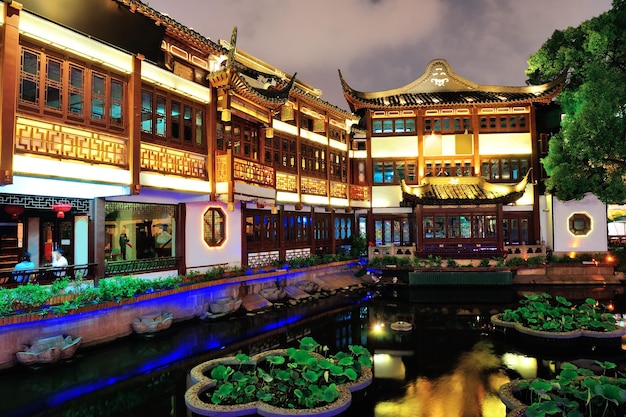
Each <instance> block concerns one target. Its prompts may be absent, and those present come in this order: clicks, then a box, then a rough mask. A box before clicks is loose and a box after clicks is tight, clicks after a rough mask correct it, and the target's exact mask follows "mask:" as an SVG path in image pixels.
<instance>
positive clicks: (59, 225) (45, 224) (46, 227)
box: [39, 214, 74, 266]
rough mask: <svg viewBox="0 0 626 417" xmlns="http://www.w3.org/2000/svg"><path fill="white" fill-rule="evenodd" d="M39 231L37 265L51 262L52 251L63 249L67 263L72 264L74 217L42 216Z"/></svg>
mask: <svg viewBox="0 0 626 417" xmlns="http://www.w3.org/2000/svg"><path fill="white" fill-rule="evenodd" d="M39 227H40V229H39V236H40V238H39V239H40V241H39V265H42V266H43V265H49V264H50V263H51V262H52V251H53V250H55V249H58V248H61V249H63V251H64V252H65V257H66V258H67V262H68V263H69V264H70V265H71V264H73V263H74V256H73V254H74V216H73V215H69V214H68V215H66V216H65V217H64V218H58V217H56V216H42V217H41V223H40V226H39Z"/></svg>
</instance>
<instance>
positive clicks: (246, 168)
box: [233, 158, 274, 187]
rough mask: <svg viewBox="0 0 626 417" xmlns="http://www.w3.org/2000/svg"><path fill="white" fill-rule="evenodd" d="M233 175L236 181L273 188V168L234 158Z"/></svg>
mask: <svg viewBox="0 0 626 417" xmlns="http://www.w3.org/2000/svg"><path fill="white" fill-rule="evenodd" d="M233 174H234V176H235V179H236V180H241V181H245V182H252V183H255V184H260V185H266V186H269V187H273V186H274V168H272V167H267V166H263V165H261V164H258V163H256V162H252V161H246V160H244V159H239V158H235V161H234V163H233Z"/></svg>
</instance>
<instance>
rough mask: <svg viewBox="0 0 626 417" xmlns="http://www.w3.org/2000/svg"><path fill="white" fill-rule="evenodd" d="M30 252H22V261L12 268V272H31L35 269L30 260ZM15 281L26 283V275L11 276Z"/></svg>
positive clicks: (27, 276)
mask: <svg viewBox="0 0 626 417" xmlns="http://www.w3.org/2000/svg"><path fill="white" fill-rule="evenodd" d="M30 256H31V255H30V252H24V254H23V255H22V260H21V261H20V262H18V263H17V264H16V265H15V266H14V267H13V270H14V271H27V272H28V271H33V270H34V269H35V264H34V263H33V262H32V261H31V260H30ZM13 277H14V278H15V281H17V282H25V281H28V278H29V275H28V274H13Z"/></svg>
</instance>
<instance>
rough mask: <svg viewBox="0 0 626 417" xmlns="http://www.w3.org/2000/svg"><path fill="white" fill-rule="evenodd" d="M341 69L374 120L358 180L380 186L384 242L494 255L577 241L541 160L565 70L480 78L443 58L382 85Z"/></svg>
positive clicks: (378, 237) (356, 162)
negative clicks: (374, 86)
mask: <svg viewBox="0 0 626 417" xmlns="http://www.w3.org/2000/svg"><path fill="white" fill-rule="evenodd" d="M339 75H340V79H341V83H342V86H343V90H344V96H345V98H346V100H347V101H348V104H349V106H350V109H351V110H352V111H353V112H355V113H356V114H357V115H359V117H360V118H361V121H362V125H363V126H365V137H364V138H362V139H354V141H353V144H352V149H353V152H352V160H351V161H352V164H353V167H354V172H355V175H354V177H353V178H354V183H355V184H360V185H365V184H367V185H371V199H372V208H371V211H370V212H369V213H368V215H367V225H368V227H367V228H368V230H371V231H372V233H371V235H370V240H373V241H374V242H375V244H376V245H394V247H396V246H400V247H402V246H407V245H410V246H415V250H416V252H417V253H418V254H419V255H420V256H426V255H429V254H433V255H440V256H448V257H450V256H457V257H458V256H461V257H463V256H480V257H484V256H488V255H489V254H494V255H496V254H498V255H500V254H506V253H515V252H517V253H520V251H521V250H523V251H524V253H537V252H538V251H540V252H543V251H545V247H544V246H545V243H546V242H547V243H548V244H549V245H550V246H551V247H552V244H553V243H554V240H555V239H554V237H555V234H556V235H559V242H561V244H562V245H564V246H565V247H567V246H568V244H569V243H567V242H569V241H571V239H570V236H567V235H565V236H561V235H560V233H561V232H560V231H559V230H561V229H564V230H567V229H568V228H569V226H566V227H564V226H563V225H560V224H559V225H555V224H554V223H553V221H554V218H553V217H552V215H553V214H554V213H552V205H553V202H552V197H551V196H546V195H545V193H544V189H543V185H542V181H541V180H542V179H544V178H545V172H544V171H543V169H542V167H541V164H540V158H541V157H542V156H545V154H546V152H547V142H548V139H549V136H550V134H552V133H554V132H555V131H557V129H558V126H559V112H558V107H557V106H555V105H554V99H555V97H556V95H557V94H558V93H559V92H560V91H561V89H562V87H563V86H564V83H565V82H566V75H565V74H564V75H563V76H562V77H560V78H558V79H556V80H554V81H553V82H551V83H548V84H545V85H538V86H523V87H503V86H490V85H480V84H477V83H474V82H472V81H470V80H468V79H465V78H463V77H461V76H460V75H457V74H456V73H454V71H453V70H452V68H450V65H449V64H448V62H446V61H445V60H443V59H436V60H433V61H431V62H430V63H429V64H428V65H427V67H426V70H425V72H424V74H423V75H421V76H420V77H419V78H417V79H416V80H415V81H413V82H411V83H409V84H407V85H405V86H403V87H399V88H396V89H393V90H387V91H376V92H361V91H357V90H355V89H353V88H352V87H351V86H350V85H349V84H348V82H347V81H346V80H345V79H344V78H343V77H342V75H341V73H340V74H339ZM565 211H567V210H565ZM581 214H582V213H581ZM594 214H600V215H601V212H599V213H594ZM558 216H559V217H560V216H561V212H559V214H558ZM569 217H570V216H569V215H568V216H567V217H566V218H569ZM582 228H583V229H584V228H585V227H584V226H582ZM570 232H571V229H570ZM588 232H589V230H586V231H584V230H580V231H578V230H576V231H574V232H571V234H573V235H574V236H578V237H580V236H583V235H585V236H586V234H587V233H588ZM604 237H606V235H605V236H604ZM604 240H605V239H604ZM579 247H580V246H579ZM570 250H571V249H570ZM398 251H399V253H403V249H402V248H399V249H398ZM392 254H393V253H392Z"/></svg>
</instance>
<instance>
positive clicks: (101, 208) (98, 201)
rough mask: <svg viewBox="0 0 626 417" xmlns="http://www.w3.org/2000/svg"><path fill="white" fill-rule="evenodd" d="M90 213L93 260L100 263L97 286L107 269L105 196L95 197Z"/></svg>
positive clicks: (97, 272)
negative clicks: (105, 262) (105, 256)
mask: <svg viewBox="0 0 626 417" xmlns="http://www.w3.org/2000/svg"><path fill="white" fill-rule="evenodd" d="M89 214H90V216H91V219H92V221H91V222H90V230H89V233H90V234H91V236H92V237H93V262H94V263H97V264H98V269H97V271H96V278H95V280H94V285H95V286H97V285H98V280H99V279H100V278H104V273H105V271H106V268H105V265H104V261H105V258H104V245H105V240H104V230H105V218H106V209H105V201H104V198H94V200H93V202H92V205H91V213H89Z"/></svg>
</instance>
